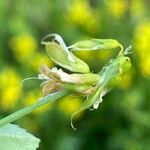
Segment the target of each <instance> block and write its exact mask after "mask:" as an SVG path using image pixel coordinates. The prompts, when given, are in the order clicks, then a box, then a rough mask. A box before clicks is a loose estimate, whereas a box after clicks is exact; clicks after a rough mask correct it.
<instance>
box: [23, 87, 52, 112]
mask: <svg viewBox="0 0 150 150" xmlns="http://www.w3.org/2000/svg"><path fill="white" fill-rule="evenodd" d="M40 97H41V92H39V91H37V90H36V91H31V92H28V93H27V94H26V95H25V97H24V99H23V102H24V105H25V106H28V105H31V104H33V103H34V102H36V101H38V100H39V99H40ZM51 107H52V103H49V104H47V105H44V106H42V107H40V108H38V109H36V110H35V111H33V113H34V114H38V113H42V112H44V111H45V110H49V109H50V108H51Z"/></svg>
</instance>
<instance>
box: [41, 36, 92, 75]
mask: <svg viewBox="0 0 150 150" xmlns="http://www.w3.org/2000/svg"><path fill="white" fill-rule="evenodd" d="M42 44H44V45H45V46H46V51H47V54H48V56H49V58H50V59H51V60H52V61H54V62H55V63H56V64H58V65H59V66H61V67H63V68H65V69H68V70H69V71H72V72H79V73H88V72H90V69H89V66H88V65H87V64H86V63H85V62H84V61H82V60H81V59H79V58H77V57H76V56H75V55H74V54H73V53H72V52H70V51H69V50H68V48H67V46H66V45H65V43H64V41H63V39H62V38H61V37H60V36H59V35H58V34H50V35H48V36H46V37H45V38H44V39H43V40H42Z"/></svg>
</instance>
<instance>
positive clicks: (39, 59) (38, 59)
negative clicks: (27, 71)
mask: <svg viewBox="0 0 150 150" xmlns="http://www.w3.org/2000/svg"><path fill="white" fill-rule="evenodd" d="M31 60H32V61H29V62H28V65H30V66H31V68H32V69H33V70H35V71H37V70H38V68H39V67H40V66H41V65H43V64H44V65H47V66H48V67H49V68H51V67H53V65H54V64H53V62H52V61H51V60H50V59H49V58H48V57H46V54H45V55H44V54H41V53H38V52H37V53H36V54H35V55H34V56H33V57H32V58H31Z"/></svg>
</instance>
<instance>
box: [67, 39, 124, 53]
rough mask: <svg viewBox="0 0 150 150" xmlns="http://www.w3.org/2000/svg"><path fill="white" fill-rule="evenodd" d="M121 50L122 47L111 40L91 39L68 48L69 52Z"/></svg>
mask: <svg viewBox="0 0 150 150" xmlns="http://www.w3.org/2000/svg"><path fill="white" fill-rule="evenodd" d="M118 47H119V48H121V50H122V49H123V48H122V45H121V44H120V43H119V42H118V41H117V40H113V39H91V40H85V41H81V42H78V43H76V44H73V45H71V46H69V47H68V48H69V50H71V51H93V50H94V51H95V50H109V49H114V48H118Z"/></svg>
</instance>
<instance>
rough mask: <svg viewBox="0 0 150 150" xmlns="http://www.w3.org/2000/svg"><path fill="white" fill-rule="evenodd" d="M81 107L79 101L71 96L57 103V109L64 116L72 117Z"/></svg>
mask: <svg viewBox="0 0 150 150" xmlns="http://www.w3.org/2000/svg"><path fill="white" fill-rule="evenodd" d="M80 105H81V99H80V98H79V97H75V96H73V95H68V96H66V97H64V98H63V99H61V101H59V103H58V108H59V110H60V111H62V112H63V113H64V114H66V115H69V116H70V115H72V114H73V113H74V112H75V111H77V109H78V108H79V107H80Z"/></svg>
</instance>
